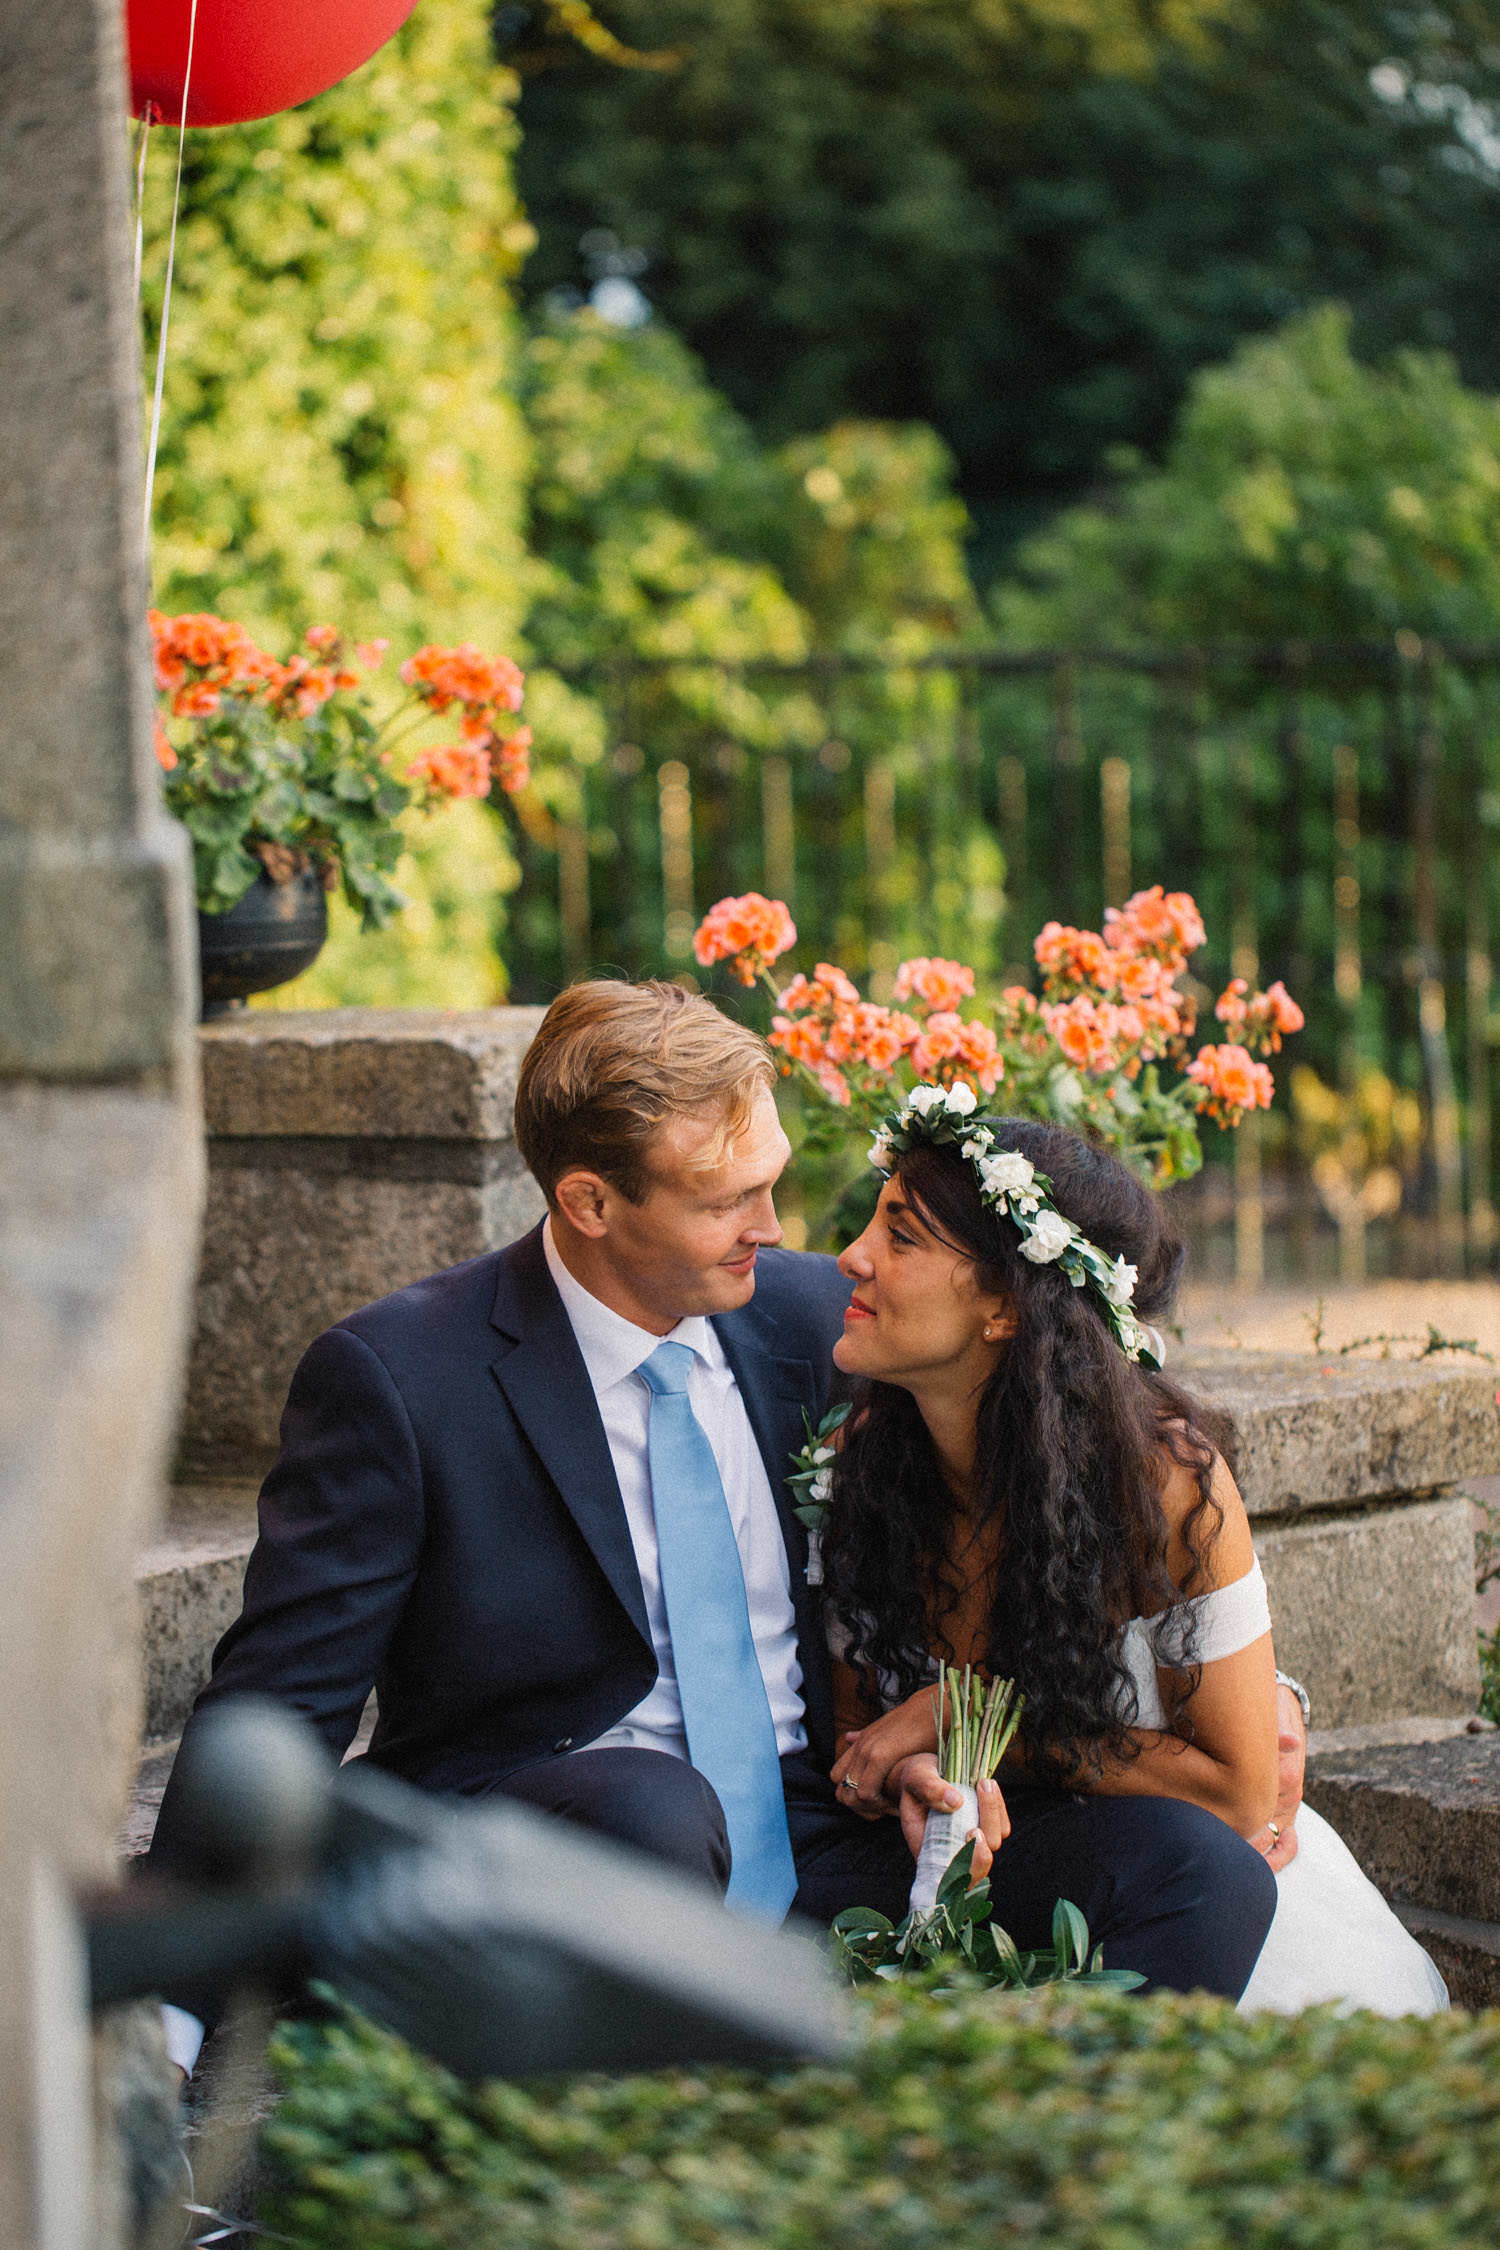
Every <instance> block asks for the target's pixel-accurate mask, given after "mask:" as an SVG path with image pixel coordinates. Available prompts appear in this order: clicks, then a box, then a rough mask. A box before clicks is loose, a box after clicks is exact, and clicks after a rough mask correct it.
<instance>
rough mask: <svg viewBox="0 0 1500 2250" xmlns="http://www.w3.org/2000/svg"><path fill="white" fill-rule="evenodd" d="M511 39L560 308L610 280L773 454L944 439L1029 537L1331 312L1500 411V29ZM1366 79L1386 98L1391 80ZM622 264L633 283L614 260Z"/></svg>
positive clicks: (1390, 1) (762, 6)
mask: <svg viewBox="0 0 1500 2250" xmlns="http://www.w3.org/2000/svg"><path fill="white" fill-rule="evenodd" d="M603 13H604V14H605V15H606V16H607V18H608V20H609V22H610V24H611V25H612V26H613V27H614V28H616V29H617V30H618V31H619V32H620V33H621V35H622V36H624V37H625V38H627V39H629V40H631V41H632V42H633V43H635V44H636V45H643V46H648V47H662V46H677V47H680V48H681V49H682V50H683V51H684V58H685V59H684V61H683V63H682V65H681V67H680V69H678V70H677V71H675V72H672V71H668V72H660V71H658V72H642V71H624V70H618V69H612V68H609V67H607V66H605V65H603V64H602V63H600V62H597V61H594V60H591V59H590V58H589V57H587V56H585V55H582V54H580V53H579V52H578V51H577V50H576V49H575V48H572V47H571V46H569V45H568V44H567V43H565V42H557V41H549V40H548V39H546V38H545V37H543V36H539V35H541V34H542V33H543V32H544V29H545V27H544V25H543V23H542V20H541V17H540V14H539V11H538V10H537V9H536V8H532V9H529V10H528V9H525V8H512V9H507V10H505V11H504V12H503V14H502V16H501V17H500V18H499V21H500V22H501V23H502V25H504V26H505V27H507V28H506V33H505V36H506V37H508V38H510V39H512V40H513V41H514V42H515V52H516V55H517V59H518V60H519V61H520V62H521V63H522V65H523V68H524V69H525V73H526V75H525V80H524V85H525V91H524V95H523V101H522V111H521V114H522V120H523V124H524V128H525V139H524V143H523V147H522V150H521V155H520V178H521V185H522V191H523V194H524V196H525V200H526V204H527V208H528V210H529V212H530V214H531V216H532V218H533V220H534V221H535V222H536V224H537V226H538V228H539V230H540V234H541V248H540V251H539V254H538V256H537V258H536V259H535V260H534V261H533V263H532V265H531V266H530V267H529V269H528V272H527V277H526V281H527V287H528V289H529V290H533V291H536V292H538V293H540V292H542V291H544V290H546V289H549V288H554V287H557V286H559V285H565V286H573V287H579V288H582V289H584V290H586V289H587V288H588V286H589V284H590V281H591V280H592V279H593V278H594V276H595V274H596V272H597V271H598V269H599V268H600V266H601V264H604V265H607V262H608V259H609V257H610V255H611V254H612V253H611V251H610V250H609V248H608V247H607V245H606V246H605V247H603V248H601V247H600V245H601V243H603V242H604V239H605V238H606V237H609V236H612V237H613V238H615V241H616V242H617V244H618V245H619V246H621V253H623V254H625V255H630V254H632V253H643V254H644V255H645V257H646V258H647V260H648V264H647V266H646V268H645V271H644V273H643V274H642V276H641V281H642V286H643V287H644V288H645V290H646V293H647V295H648V296H649V297H650V298H651V300H652V301H653V303H655V304H656V305H657V306H658V307H659V308H660V310H661V311H662V312H663V313H664V314H665V315H666V317H667V318H668V319H669V320H670V321H671V322H672V323H673V325H674V326H675V327H677V328H678V329H679V330H680V331H681V332H682V333H683V334H684V335H685V336H686V337H687V338H688V339H689V341H690V342H691V343H692V344H693V345H694V346H695V347H696V348H697V349H698V350H700V351H701V352H702V353H703V354H704V356H705V358H706V360H707V363H708V365H709V368H710V371H711V373H712V375H713V378H714V380H715V381H716V382H717V383H719V384H721V385H722V386H723V387H724V388H725V390H726V391H727V392H728V394H729V395H730V397H731V398H733V399H734V401H735V402H736V404H737V405H739V406H740V407H741V408H742V409H743V410H744V411H746V412H747V413H749V414H750V415H751V416H752V417H753V418H754V419H755V421H756V423H757V425H758V426H759V427H761V428H763V429H765V430H766V431H767V432H768V433H770V434H771V435H773V436H776V437H785V436H786V435H788V434H790V433H792V432H795V431H798V430H807V429H815V428H819V427H822V426H825V425H827V424H830V423H832V422H834V421H836V420H838V419H840V418H842V417H844V416H847V415H850V414H856V415H880V416H886V417H892V418H895V419H899V420H913V419H922V420H927V421H931V422H932V423H934V424H935V425H936V427H937V428H938V429H939V430H940V431H941V433H942V435H943V437H944V438H945V440H946V442H947V443H948V444H949V446H950V447H952V449H953V450H954V452H955V453H956V454H957V456H958V459H959V462H960V467H961V472H962V484H963V490H964V493H965V496H966V498H967V499H968V500H969V502H970V505H971V507H972V508H973V509H975V510H976V511H978V512H979V513H980V514H981V515H982V517H984V519H985V522H986V526H987V528H989V529H990V530H991V531H992V533H993V534H994V535H995V536H996V537H997V538H999V539H1001V540H1003V539H1004V538H1005V537H1007V536H1008V535H1009V534H1010V533H1011V532H1012V531H1013V530H1014V529H1015V528H1017V527H1018V525H1019V524H1020V523H1022V522H1024V521H1025V520H1027V518H1028V516H1029V518H1030V520H1031V521H1034V520H1035V516H1036V513H1037V511H1038V509H1039V508H1043V509H1044V508H1046V507H1048V506H1050V505H1051V504H1053V503H1054V502H1055V499H1056V497H1057V496H1058V495H1059V494H1060V493H1064V492H1067V491H1070V490H1072V491H1076V490H1077V488H1078V486H1079V485H1080V484H1081V483H1084V482H1086V481H1088V480H1090V479H1091V478H1092V477H1093V476H1094V475H1096V474H1097V472H1098V470H1099V468H1100V466H1101V465H1102V463H1103V461H1104V459H1105V457H1106V455H1107V453H1108V450H1109V448H1110V447H1111V446H1112V445H1117V444H1119V443H1121V442H1128V443H1132V444H1136V445H1140V446H1146V447H1155V446H1156V445H1158V444H1159V443H1160V442H1161V441H1162V440H1163V439H1164V438H1165V436H1166V433H1167V431H1168V430H1169V429H1170V427H1171V424H1172V421H1173V419H1174V416H1175V412H1176V409H1177V406H1178V404H1179V402H1180V400H1181V397H1182V394H1183V389H1184V386H1185V383H1186V381H1187V379H1188V377H1189V376H1190V375H1191V374H1192V372H1193V371H1194V369H1196V368H1198V367H1201V366H1204V365H1208V364H1212V363H1214V362H1216V361H1218V360H1221V359H1224V358H1226V357H1227V356H1228V355H1229V353H1230V352H1231V351H1232V349H1233V348H1234V345H1235V343H1236V342H1237V341H1238V339H1239V338H1241V337H1243V336H1245V335H1246V334H1251V333H1255V332H1258V331H1260V330H1263V329H1265V328H1267V327H1268V326H1271V325H1273V324H1275V323H1276V322H1278V321H1283V320H1285V319H1286V318H1287V317H1288V316H1289V315H1291V314H1294V313H1296V312H1298V311H1301V310H1304V309H1306V308H1307V307H1308V306H1310V305H1313V304H1316V303H1318V302H1319V301H1321V300H1324V299H1327V298H1330V297H1339V298H1343V299H1345V300H1347V301H1348V302H1349V303H1350V304H1351V305H1352V306H1353V307H1354V310H1355V315H1356V324H1357V334H1358V338H1359V342H1360V347H1361V349H1362V350H1363V351H1366V352H1381V351H1388V350H1390V349H1391V348H1393V347H1394V346H1397V345H1400V344H1407V343H1424V344H1425V343H1437V344H1445V345H1451V346H1452V347H1453V348H1454V349H1455V350H1456V351H1457V353H1458V355H1459V358H1460V361H1461V363H1462V365H1463V366H1464V368H1465V371H1466V373H1467V374H1468V376H1469V378H1470V380H1474V381H1480V382H1486V383H1492V384H1494V385H1495V387H1497V388H1500V353H1497V346H1496V336H1495V329H1494V323H1493V321H1492V319H1491V317H1490V314H1489V312H1488V311H1487V310H1486V307H1487V306H1488V305H1489V304H1491V303H1492V302H1493V299H1494V295H1495V291H1496V286H1497V274H1496V264H1497V256H1500V252H1497V237H1496V231H1495V211H1496V174H1495V168H1494V166H1495V157H1494V148H1493V143H1492V138H1490V137H1488V136H1492V135H1493V121H1492V120H1493V111H1492V109H1491V108H1490V107H1489V105H1492V104H1493V103H1494V100H1495V97H1496V94H1497V91H1500V38H1497V11H1496V7H1495V4H1494V0H1454V4H1450V5H1448V6H1447V7H1445V8H1444V9H1442V10H1441V11H1438V10H1436V9H1427V8H1421V9H1419V8H1414V7H1412V6H1410V5H1409V4H1408V0H1224V4H1222V5H1211V6H1196V5H1193V4H1192V0H1186V4H1184V5H1182V6H1178V7H1166V8H1163V7H1155V8H1153V7H1148V6H1144V5H1134V4H1128V0H1040V4H1037V5H1031V6H1027V5H1022V4H1019V0H1018V4H1008V0H799V4H798V5H797V6H795V7H793V6H788V5H786V0H609V4H608V5H607V6H606V7H605V8H604V10H603ZM1372 72H1374V73H1378V74H1379V76H1378V78H1377V79H1376V80H1375V81H1373V82H1372V75H1371V74H1372ZM615 254H620V253H615Z"/></svg>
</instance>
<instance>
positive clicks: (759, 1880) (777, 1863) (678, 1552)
mask: <svg viewBox="0 0 1500 2250" xmlns="http://www.w3.org/2000/svg"><path fill="white" fill-rule="evenodd" d="M692 1364H693V1352H692V1346H691V1345H689V1344H671V1343H667V1344H658V1345H657V1347H656V1350H655V1351H654V1352H653V1353H652V1354H651V1357H650V1358H649V1359H648V1360H647V1361H646V1362H645V1364H644V1366H643V1367H642V1368H641V1370H640V1372H641V1375H642V1377H643V1379H644V1380H645V1382H646V1384H647V1385H648V1387H649V1389H650V1392H651V1418H650V1424H649V1429H648V1435H647V1457H648V1460H649V1462H650V1467H651V1498H652V1504H653V1507H654V1509H655V1513H656V1539H657V1546H658V1549H659V1551H660V1562H661V1590H662V1596H663V1599H664V1601H665V1603H666V1608H667V1627H668V1630H669V1632H670V1633H671V1636H672V1660H673V1663H674V1664H675V1666H676V1668H677V1692H678V1694H679V1696H680V1697H681V1698H682V1723H683V1727H684V1729H685V1730H686V1733H687V1743H688V1755H689V1757H690V1758H691V1759H692V1761H693V1764H694V1765H695V1766H696V1767H697V1769H698V1771H699V1772H700V1773H701V1774H702V1775H703V1776H704V1778H705V1780H707V1781H710V1782H712V1784H713V1787H714V1790H715V1793H716V1794H717V1796H718V1799H719V1802H720V1804H721V1805H722V1806H723V1808H724V1820H725V1824H726V1826H727V1827H728V1830H729V1849H730V1852H731V1855H732V1868H731V1872H730V1877H729V1893H728V1896H729V1901H730V1903H731V1905H734V1906H737V1907H738V1908H740V1910H741V1911H742V1912H745V1913H750V1914H759V1915H763V1916H764V1917H765V1918H766V1919H767V1920H768V1921H773V1922H779V1921H780V1920H781V1919H782V1917H783V1916H784V1915H785V1913H786V1910H787V1908H788V1907H789V1906H790V1905H791V1903H792V1898H793V1895H794V1894H795V1892H796V1889H797V1871H796V1869H795V1867H794V1866H793V1864H792V1847H791V1841H790V1839H789V1837H788V1835H787V1827H786V1800H785V1798H784V1797H783V1795H782V1790H781V1765H780V1761H779V1759H778V1757H777V1754H776V1729H775V1727H774V1725H773V1724H772V1720H771V1706H770V1703H769V1701H768V1700H767V1697H766V1683H765V1680H764V1679H763V1678H762V1676H761V1669H760V1665H759V1663H758V1661H757V1659H756V1654H755V1640H754V1636H753V1635H752V1633H751V1631H750V1605H749V1602H748V1601H747V1599H746V1597H745V1571H744V1566H743V1564H742V1563H741V1561H740V1550H739V1545H738V1543H737V1541H736V1539H735V1536H734V1526H733V1524H732V1523H731V1522H730V1520H729V1504H728V1502H727V1501H726V1500H725V1498H724V1486H723V1482H722V1480H721V1479H720V1476H719V1464H718V1462H717V1461H716V1460H715V1459H714V1453H713V1447H712V1446H711V1445H710V1444H709V1442H708V1439H707V1438H706V1437H705V1436H704V1434H703V1427H702V1424H701V1423H700V1422H699V1420H698V1417H697V1415H696V1414H695V1413H694V1412H693V1409H692V1405H691V1403H690V1401H689V1399H688V1389H687V1386H688V1370H689V1369H690V1368H691V1366H692Z"/></svg>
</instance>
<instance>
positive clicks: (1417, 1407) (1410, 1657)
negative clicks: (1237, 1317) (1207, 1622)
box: [1172, 1351, 1500, 1729]
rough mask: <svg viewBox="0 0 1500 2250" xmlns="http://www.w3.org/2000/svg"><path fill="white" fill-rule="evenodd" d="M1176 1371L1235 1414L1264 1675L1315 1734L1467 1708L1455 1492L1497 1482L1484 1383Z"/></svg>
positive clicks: (1485, 1375) (1465, 1543)
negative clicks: (1296, 1697) (1290, 1690)
mask: <svg viewBox="0 0 1500 2250" xmlns="http://www.w3.org/2000/svg"><path fill="white" fill-rule="evenodd" d="M1172 1373H1173V1375H1174V1377H1176V1378H1177V1379H1178V1380H1180V1381H1181V1382H1182V1383H1184V1384H1185V1385H1186V1387H1187V1388H1188V1390H1190V1391H1196V1392H1198V1393H1200V1394H1201V1395H1203V1396H1205V1397H1208V1398H1212V1399H1213V1400H1214V1401H1215V1402H1216V1403H1217V1404H1218V1405H1220V1406H1222V1407H1224V1408H1225V1409H1226V1410H1227V1411H1228V1412H1229V1413H1230V1414H1231V1415H1232V1416H1233V1417H1234V1423H1235V1428H1236V1430H1237V1432H1238V1435H1239V1442H1240V1485H1241V1489H1242V1490H1243V1492H1244V1495H1245V1501H1246V1505H1247V1506H1248V1508H1249V1510H1250V1515H1251V1519H1252V1522H1253V1525H1254V1529H1255V1545H1256V1550H1257V1552H1258V1554H1259V1556H1260V1559H1261V1563H1262V1565H1263V1567H1264V1570H1265V1574H1266V1583H1267V1586H1268V1588H1269V1591H1270V1598H1271V1617H1272V1621H1273V1624H1274V1626H1275V1632H1276V1655H1277V1661H1278V1662H1279V1663H1280V1665H1281V1667H1282V1669H1283V1671H1287V1672H1291V1673H1294V1674H1295V1675H1296V1677H1297V1678H1298V1679H1300V1680H1301V1681H1302V1682H1303V1683H1304V1685H1305V1686H1306V1687H1307V1689H1308V1691H1309V1693H1310V1695H1311V1697H1312V1703H1313V1723H1314V1725H1315V1726H1316V1727H1318V1728H1319V1729H1323V1728H1328V1727H1343V1726H1352V1725H1363V1724H1369V1723H1373V1722H1375V1721H1383V1720H1392V1719H1398V1718H1404V1717H1407V1716H1411V1715H1417V1714H1421V1715H1424V1716H1428V1717H1440V1716H1443V1715H1454V1716H1458V1715H1462V1714H1463V1713H1465V1712H1470V1711H1472V1710H1473V1709H1474V1706H1475V1703H1476V1701H1477V1700H1478V1693H1479V1670H1478V1657H1477V1654H1476V1650H1475V1638H1474V1534H1473V1526H1472V1521H1471V1514H1470V1507H1469V1502H1468V1500H1467V1499H1466V1498H1465V1497H1464V1495H1463V1494H1462V1493H1461V1492H1455V1490H1454V1485H1455V1483H1456V1481H1457V1480H1459V1479H1461V1478H1463V1477H1471V1476H1491V1475H1493V1474H1494V1473H1495V1471H1496V1469H1497V1468H1500V1411H1497V1408H1496V1401H1495V1378H1494V1375H1493V1373H1492V1372H1491V1371H1490V1370H1489V1369H1487V1368H1477V1367H1475V1366H1473V1364H1472V1363H1470V1364H1467V1365H1465V1364H1462V1363H1460V1364H1458V1365H1452V1364H1443V1363H1440V1362H1437V1361H1433V1360H1425V1361H1405V1362H1403V1361H1396V1360H1375V1361H1371V1360H1359V1359H1338V1360H1334V1361H1332V1362H1329V1361H1324V1360H1320V1359H1318V1358H1316V1357H1314V1356H1313V1355H1311V1354H1304V1353H1288V1354H1285V1355H1278V1354H1274V1353H1259V1352H1228V1351H1226V1352H1206V1353H1202V1354H1195V1355H1194V1356H1193V1358H1192V1359H1190V1360H1185V1361H1182V1362H1180V1363H1179V1362H1174V1363H1173V1366H1172Z"/></svg>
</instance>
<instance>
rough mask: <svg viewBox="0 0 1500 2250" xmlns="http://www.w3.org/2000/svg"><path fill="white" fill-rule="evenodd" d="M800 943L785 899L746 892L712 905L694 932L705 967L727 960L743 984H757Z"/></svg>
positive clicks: (696, 954)
mask: <svg viewBox="0 0 1500 2250" xmlns="http://www.w3.org/2000/svg"><path fill="white" fill-rule="evenodd" d="M796 942H797V925H796V924H795V922H794V921H793V920H792V917H791V915H790V914H789V913H788V912H787V910H786V907H785V906H784V905H783V903H782V901H781V900H780V899H779V898H777V899H771V898H763V897H762V896H761V894H760V892H759V891H746V892H745V894H744V896H743V897H742V898H721V899H720V900H719V902H718V904H717V905H716V906H711V907H710V908H709V910H708V912H707V913H706V914H705V915H704V917H703V920H702V921H701V922H700V923H699V925H698V927H697V929H696V930H695V931H694V933H693V955H694V958H695V959H696V960H697V961H698V962H699V963H700V965H701V966H702V967H703V968H705V969H706V968H708V967H710V966H711V964H712V963H713V962H715V961H725V962H727V963H728V964H729V971H730V974H731V975H732V976H735V977H737V978H738V979H739V981H740V983H741V984H754V982H755V980H756V978H757V976H759V974H760V972H761V970H762V969H765V968H769V966H770V964H771V963H772V962H773V961H775V960H777V959H779V957H780V956H781V955H782V954H783V953H785V952H786V951H787V950H788V948H789V947H790V946H793V945H795V944H796ZM857 997H858V995H857V994H856V998H857Z"/></svg>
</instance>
